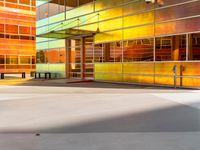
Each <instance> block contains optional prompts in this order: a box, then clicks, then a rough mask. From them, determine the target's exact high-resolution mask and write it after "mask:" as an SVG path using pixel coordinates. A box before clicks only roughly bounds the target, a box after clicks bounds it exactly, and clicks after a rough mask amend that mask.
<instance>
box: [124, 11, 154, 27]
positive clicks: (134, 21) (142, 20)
mask: <svg viewBox="0 0 200 150" xmlns="http://www.w3.org/2000/svg"><path fill="white" fill-rule="evenodd" d="M153 22H154V13H153V12H152V11H151V12H147V13H142V14H138V15H133V16H128V17H124V27H130V26H138V25H143V24H149V23H153Z"/></svg>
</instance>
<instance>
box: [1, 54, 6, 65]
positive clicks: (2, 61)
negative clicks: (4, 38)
mask: <svg viewBox="0 0 200 150" xmlns="http://www.w3.org/2000/svg"><path fill="white" fill-rule="evenodd" d="M4 63H5V60H4V55H0V64H4Z"/></svg>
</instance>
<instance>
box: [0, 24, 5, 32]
mask: <svg viewBox="0 0 200 150" xmlns="http://www.w3.org/2000/svg"><path fill="white" fill-rule="evenodd" d="M0 32H4V24H0Z"/></svg>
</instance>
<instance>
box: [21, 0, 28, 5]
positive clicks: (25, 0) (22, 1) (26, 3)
mask: <svg viewBox="0 0 200 150" xmlns="http://www.w3.org/2000/svg"><path fill="white" fill-rule="evenodd" d="M19 3H20V4H25V5H30V0H19Z"/></svg>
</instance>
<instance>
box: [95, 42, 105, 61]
mask: <svg viewBox="0 0 200 150" xmlns="http://www.w3.org/2000/svg"><path fill="white" fill-rule="evenodd" d="M94 62H103V44H95V48H94Z"/></svg>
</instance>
